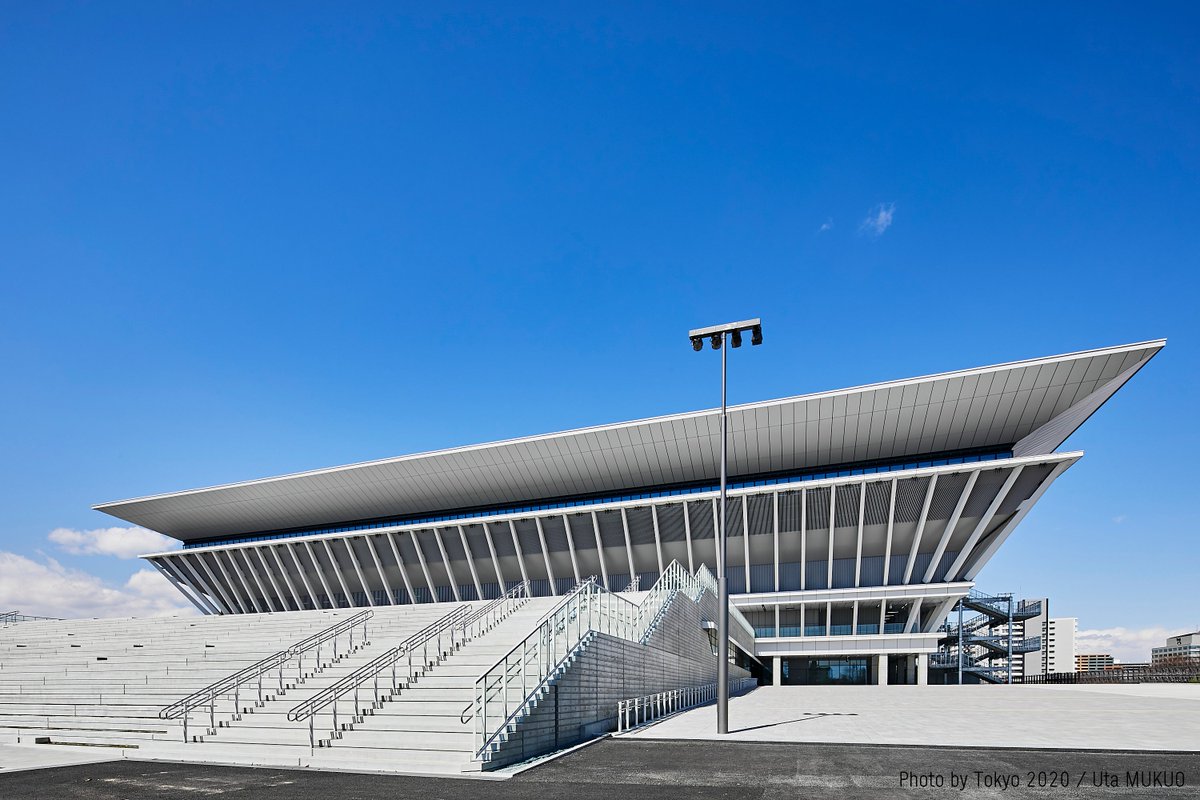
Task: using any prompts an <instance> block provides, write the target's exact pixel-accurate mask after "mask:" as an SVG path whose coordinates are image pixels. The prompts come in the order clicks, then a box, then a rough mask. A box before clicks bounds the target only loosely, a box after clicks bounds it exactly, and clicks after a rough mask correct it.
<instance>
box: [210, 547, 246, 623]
mask: <svg viewBox="0 0 1200 800" xmlns="http://www.w3.org/2000/svg"><path fill="white" fill-rule="evenodd" d="M222 552H223V551H221V550H213V551H212V558H213V562H214V563H215V564H216V565H217V569H218V570H220V571H221V575H222V577H224V578H225V585H226V586H228V587H229V594H230V595H231V596H232V597H233V599H234V600H235V601H236V605H237V607H238V608H239V609H240V610H241V612H242V613H243V614H250V613H253V610H254V609H253V608H252V606H251V604H250V601H249V598H248V597H246V596H243V595H240V594H238V590H237V584H236V583H234V581H233V578H231V577H229V570H227V569H225V564H224V563H223V562H222V561H221V553H222ZM243 601H245V602H243Z"/></svg>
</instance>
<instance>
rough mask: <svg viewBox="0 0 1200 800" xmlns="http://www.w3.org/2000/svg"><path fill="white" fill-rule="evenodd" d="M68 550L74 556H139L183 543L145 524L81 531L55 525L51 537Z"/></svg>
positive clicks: (60, 548) (64, 549)
mask: <svg viewBox="0 0 1200 800" xmlns="http://www.w3.org/2000/svg"><path fill="white" fill-rule="evenodd" d="M47 538H48V539H50V541H52V542H54V544H55V545H56V546H57V547H58V549H59V550H62V551H63V552H64V553H70V554H71V555H73V556H115V557H117V558H137V557H138V556H140V555H142V554H143V553H157V552H161V551H163V550H174V549H175V548H176V547H179V546H180V543H179V542H178V541H177V540H175V539H172V538H170V537H169V536H163V535H162V534H161V533H155V532H154V531H151V530H146V529H145V528H138V527H131V528H95V529H93V530H87V531H79V530H75V529H73V528H55V529H54V530H52V531H50V535H49V536H48V537H47Z"/></svg>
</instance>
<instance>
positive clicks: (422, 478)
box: [95, 340, 1166, 542]
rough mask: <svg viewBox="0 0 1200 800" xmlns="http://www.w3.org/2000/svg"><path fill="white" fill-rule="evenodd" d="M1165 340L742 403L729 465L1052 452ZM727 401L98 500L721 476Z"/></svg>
mask: <svg viewBox="0 0 1200 800" xmlns="http://www.w3.org/2000/svg"><path fill="white" fill-rule="evenodd" d="M1165 344H1166V342H1165V340H1154V341H1149V342H1139V343H1136V344H1129V345H1122V346H1117V347H1108V348H1102V349H1098V350H1088V351H1084V352H1079V353H1069V354H1065V355H1059V356H1052V357H1048V358H1038V359H1031V360H1028V361H1017V362H1012V363H1008V364H999V365H995V366H990V367H981V368H977V369H968V370H960V371H956V372H946V373H940V374H937V375H929V376H925V377H920V378H910V379H907V380H900V381H889V382H885V383H876V384H870V385H866V386H859V387H855V388H851V389H842V390H838V391H832V392H819V393H816V394H809V395H801V396H798V397H790V398H784V399H780V400H770V401H764V402H758V403H748V404H745V405H739V406H733V407H731V408H730V409H729V415H730V421H729V430H730V448H729V463H730V474H731V475H733V476H747V475H763V474H771V473H784V472H787V471H791V470H801V469H809V468H816V467H820V466H823V465H833V464H846V463H853V462H860V461H874V460H886V459H894V458H902V457H908V456H921V455H924V454H928V453H935V452H947V451H958V450H970V449H976V448H988V447H999V446H1005V447H1011V448H1012V449H1013V453H1014V455H1015V456H1018V457H1021V456H1034V455H1040V454H1045V453H1050V452H1053V451H1054V449H1055V448H1057V447H1058V446H1059V445H1060V444H1062V442H1063V441H1064V440H1066V438H1067V437H1068V436H1070V435H1071V433H1072V432H1074V431H1075V429H1076V428H1078V427H1079V425H1081V424H1083V422H1084V421H1085V420H1086V419H1087V418H1088V416H1090V415H1091V414H1092V413H1094V412H1095V411H1096V410H1097V409H1098V408H1099V407H1100V406H1101V405H1103V403H1104V402H1105V401H1106V400H1107V399H1108V398H1109V397H1111V396H1112V394H1113V393H1114V392H1116V391H1117V389H1119V388H1120V387H1121V386H1122V385H1124V383H1125V382H1126V381H1128V380H1129V378H1131V377H1132V376H1133V375H1134V374H1135V373H1136V372H1137V371H1138V370H1139V369H1141V368H1142V367H1143V366H1144V365H1145V364H1146V363H1147V362H1148V361H1149V360H1150V359H1151V358H1153V356H1154V355H1155V354H1156V353H1157V352H1158V351H1159V350H1161V349H1162V347H1163V346H1164V345H1165ZM719 417H720V413H719V410H717V409H709V410H705V411H696V412H691V413H686V414H675V415H670V416H664V417H656V418H652V419H644V420H636V421H633V422H624V423H617V424H612V425H601V426H596V427H590V428H581V429H577V430H572V431H565V432H561V433H552V434H544V435H540V436H530V437H525V438H520V439H510V440H506V441H501V442H493V443H489V444H479V445H471V446H468V447H458V448H452V449H449V450H440V451H436V452H429V453H420V454H415V455H408V456H400V457H397V458H389V459H382V460H379V461H370V462H364V463H360V464H352V465H348V466H341V467H332V468H328V469H321V470H314V471H310V472H302V473H296V474H291V475H283V476H279V477H273V478H263V479H258V480H251V481H245V482H241V483H233V484H227V485H223V486H216V487H211V488H205V489H192V490H188V491H182V492H173V493H169V494H162V495H156V496H152V497H142V498H137V499H133V500H124V501H119V502H113V503H103V504H100V505H97V506H95V508H96V509H97V510H99V511H103V512H105V513H107V514H111V515H112V516H114V517H118V518H120V519H123V520H126V521H127V522H131V523H134V524H136V525H141V526H143V527H146V528H149V529H151V530H156V531H160V532H162V533H164V534H167V535H168V536H172V537H174V538H176V539H180V540H182V541H185V542H186V541H196V540H203V539H208V538H212V537H216V536H227V535H229V536H232V535H238V534H247V533H255V532H261V531H274V530H286V529H294V528H301V527H306V526H312V525H321V524H336V523H339V522H351V521H356V520H365V519H373V518H386V517H397V516H404V515H412V514H423V513H435V512H439V511H447V510H460V509H471V508H481V507H486V506H495V505H502V504H508V503H514V502H532V501H539V500H547V499H552V498H563V497H571V496H580V495H598V494H603V493H605V492H620V491H622V490H630V489H636V488H639V487H651V486H671V485H682V484H689V483H696V482H701V481H712V480H716V478H717V454H718V452H719V442H720V424H719Z"/></svg>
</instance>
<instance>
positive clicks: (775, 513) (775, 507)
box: [771, 492, 779, 636]
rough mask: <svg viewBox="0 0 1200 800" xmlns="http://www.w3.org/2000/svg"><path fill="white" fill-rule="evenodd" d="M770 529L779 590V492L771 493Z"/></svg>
mask: <svg viewBox="0 0 1200 800" xmlns="http://www.w3.org/2000/svg"><path fill="white" fill-rule="evenodd" d="M771 508H772V512H771V530H772V532H773V534H774V536H775V591H777V592H778V591H779V492H772V493H771ZM775 635H776V636H778V635H779V607H778V606H776V607H775Z"/></svg>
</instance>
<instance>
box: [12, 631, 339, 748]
mask: <svg viewBox="0 0 1200 800" xmlns="http://www.w3.org/2000/svg"><path fill="white" fill-rule="evenodd" d="M359 610H360V609H338V610H328V611H299V612H291V613H286V614H260V615H253V616H240V615H239V616H212V617H183V618H165V619H161V618H160V619H106V620H53V621H50V620H47V621H39V622H22V623H20V624H17V625H11V626H9V627H7V628H5V629H4V630H3V632H0V741H5V742H33V741H35V740H37V739H41V738H46V737H48V738H49V739H50V741H51V742H55V743H65V744H79V745H98V746H105V745H107V746H114V747H141V746H143V745H146V744H147V743H149V742H152V741H157V740H162V739H166V738H170V737H173V736H174V737H178V738H182V734H181V732H179V731H178V730H177V728H176V723H174V722H164V721H163V720H160V719H159V718H158V712H159V710H160V709H161V708H162V707H163V706H165V705H167V704H168V703H171V702H173V701H175V700H178V699H179V698H180V697H182V696H184V695H186V694H188V693H190V692H193V691H196V690H198V689H200V688H201V687H203V686H206V685H208V684H210V683H212V682H213V681H216V680H218V679H219V678H221V677H223V676H225V675H228V674H230V673H232V672H235V671H237V670H239V669H241V668H244V667H246V666H249V665H250V664H253V663H254V662H256V661H258V660H259V659H261V658H263V657H264V656H266V655H269V654H270V653H272V652H275V651H277V650H281V649H283V648H285V647H287V646H288V645H289V644H291V643H292V642H295V641H297V640H300V639H303V638H305V637H306V636H309V635H311V634H313V633H316V632H317V631H320V630H323V629H325V628H328V627H329V626H330V625H333V624H336V623H337V622H338V621H340V620H342V619H345V618H347V617H349V616H351V615H353V614H354V613H356V612H358V611H359Z"/></svg>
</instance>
